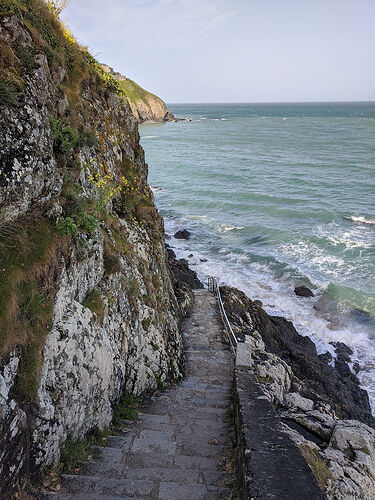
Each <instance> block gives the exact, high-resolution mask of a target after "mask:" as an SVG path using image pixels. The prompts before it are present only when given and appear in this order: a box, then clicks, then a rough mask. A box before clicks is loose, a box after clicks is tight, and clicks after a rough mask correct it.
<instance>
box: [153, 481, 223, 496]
mask: <svg viewBox="0 0 375 500" xmlns="http://www.w3.org/2000/svg"><path fill="white" fill-rule="evenodd" d="M228 494H229V490H228V489H225V488H216V487H215V486H207V485H205V484H186V485H181V484H178V483H167V482H161V483H160V486H159V496H158V499H159V500H193V499H194V500H218V499H223V498H225V496H226V495H228Z"/></svg>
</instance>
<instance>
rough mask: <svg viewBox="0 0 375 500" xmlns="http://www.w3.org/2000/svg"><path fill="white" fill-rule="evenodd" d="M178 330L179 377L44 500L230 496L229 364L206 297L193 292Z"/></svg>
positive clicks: (166, 499)
mask: <svg viewBox="0 0 375 500" xmlns="http://www.w3.org/2000/svg"><path fill="white" fill-rule="evenodd" d="M182 333H183V338H184V344H185V357H186V374H185V378H184V380H183V381H182V382H181V383H180V384H178V385H177V386H176V387H173V388H170V389H168V390H166V391H164V392H163V393H161V394H160V395H158V396H154V397H153V398H152V400H151V402H150V404H148V405H146V406H145V407H144V408H143V410H142V413H140V414H139V417H138V419H137V421H136V422H134V423H131V422H129V421H127V422H126V426H127V432H126V434H125V437H123V436H111V437H109V440H108V444H109V447H108V448H101V449H100V451H101V452H102V458H101V460H98V461H93V462H86V463H84V464H82V468H81V474H80V475H76V476H74V475H65V476H63V477H62V491H61V494H49V495H48V494H47V495H46V496H45V497H44V498H46V499H49V500H60V499H61V500H63V499H72V500H73V499H78V498H85V499H86V498H87V499H91V498H92V499H94V498H108V497H110V498H128V497H133V496H136V497H137V498H144V499H146V498H147V499H155V498H158V499H160V500H172V499H181V500H182V499H190V498H191V499H194V500H209V499H219V498H230V496H229V495H230V490H229V489H228V488H227V487H226V484H227V483H228V482H229V483H230V482H231V480H233V470H232V469H231V467H230V464H231V460H232V457H231V454H232V450H231V440H230V439H231V430H232V429H231V421H230V419H228V409H229V408H230V406H231V396H232V383H233V365H234V363H233V355H232V354H231V352H230V351H229V350H228V345H227V343H226V342H223V337H222V335H223V330H222V324H221V322H220V319H219V317H218V315H217V311H216V299H215V297H214V296H213V295H212V294H210V293H209V292H207V291H204V290H199V291H196V292H195V304H194V307H193V309H192V312H191V315H190V316H189V318H188V319H187V320H185V321H184V323H183V327H182ZM228 420H229V421H228Z"/></svg>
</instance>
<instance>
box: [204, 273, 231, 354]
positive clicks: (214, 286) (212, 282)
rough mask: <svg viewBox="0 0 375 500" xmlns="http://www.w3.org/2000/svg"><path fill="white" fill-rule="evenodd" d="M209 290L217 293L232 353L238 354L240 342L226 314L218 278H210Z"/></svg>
mask: <svg viewBox="0 0 375 500" xmlns="http://www.w3.org/2000/svg"><path fill="white" fill-rule="evenodd" d="M208 290H209V291H210V292H213V293H216V296H217V301H218V304H219V310H220V315H221V319H222V321H223V324H224V328H225V331H226V333H227V336H228V338H229V342H230V345H231V347H232V351H233V352H234V353H236V347H237V344H238V340H237V337H236V336H235V334H234V333H233V330H232V327H231V325H230V322H229V319H228V316H227V313H226V312H225V309H224V304H223V301H222V298H221V293H220V288H219V286H218V284H217V281H216V278H214V277H213V276H209V277H208Z"/></svg>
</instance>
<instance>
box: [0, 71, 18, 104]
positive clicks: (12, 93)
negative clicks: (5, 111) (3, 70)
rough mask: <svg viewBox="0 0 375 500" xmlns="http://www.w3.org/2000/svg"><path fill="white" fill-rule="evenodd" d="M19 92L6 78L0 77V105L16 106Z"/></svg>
mask: <svg viewBox="0 0 375 500" xmlns="http://www.w3.org/2000/svg"><path fill="white" fill-rule="evenodd" d="M20 97H21V93H20V91H19V89H18V87H17V86H16V85H15V84H14V83H13V82H12V81H11V80H9V79H8V78H0V106H18V105H19V104H20V102H19V99H20Z"/></svg>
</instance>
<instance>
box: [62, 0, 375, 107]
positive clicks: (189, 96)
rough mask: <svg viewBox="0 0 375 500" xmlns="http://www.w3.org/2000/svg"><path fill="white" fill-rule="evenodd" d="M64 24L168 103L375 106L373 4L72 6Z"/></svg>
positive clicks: (195, 1) (254, 1) (288, 1)
mask: <svg viewBox="0 0 375 500" xmlns="http://www.w3.org/2000/svg"><path fill="white" fill-rule="evenodd" d="M62 18H63V19H66V20H67V24H68V25H69V26H70V28H71V30H72V32H73V33H74V34H75V36H76V38H77V39H78V41H79V42H80V43H82V44H83V45H86V46H88V48H89V50H90V51H91V53H92V54H93V55H95V56H96V57H97V59H98V60H99V61H101V62H105V63H106V64H109V65H110V66H113V68H115V69H116V70H117V71H120V72H121V73H123V74H124V75H126V76H128V77H129V78H132V79H134V80H135V81H136V82H138V83H139V84H140V85H142V86H143V87H145V88H146V89H147V90H150V91H152V92H154V93H155V94H158V95H159V96H160V97H162V98H163V99H164V100H165V101H167V102H169V103H173V102H268V101H274V102H275V101H276V102H282V101H341V100H343V101H347V100H374V99H375V55H374V54H375V51H374V49H375V0H106V1H103V0H70V4H69V6H68V8H67V9H66V10H65V11H64V12H63V14H62Z"/></svg>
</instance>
